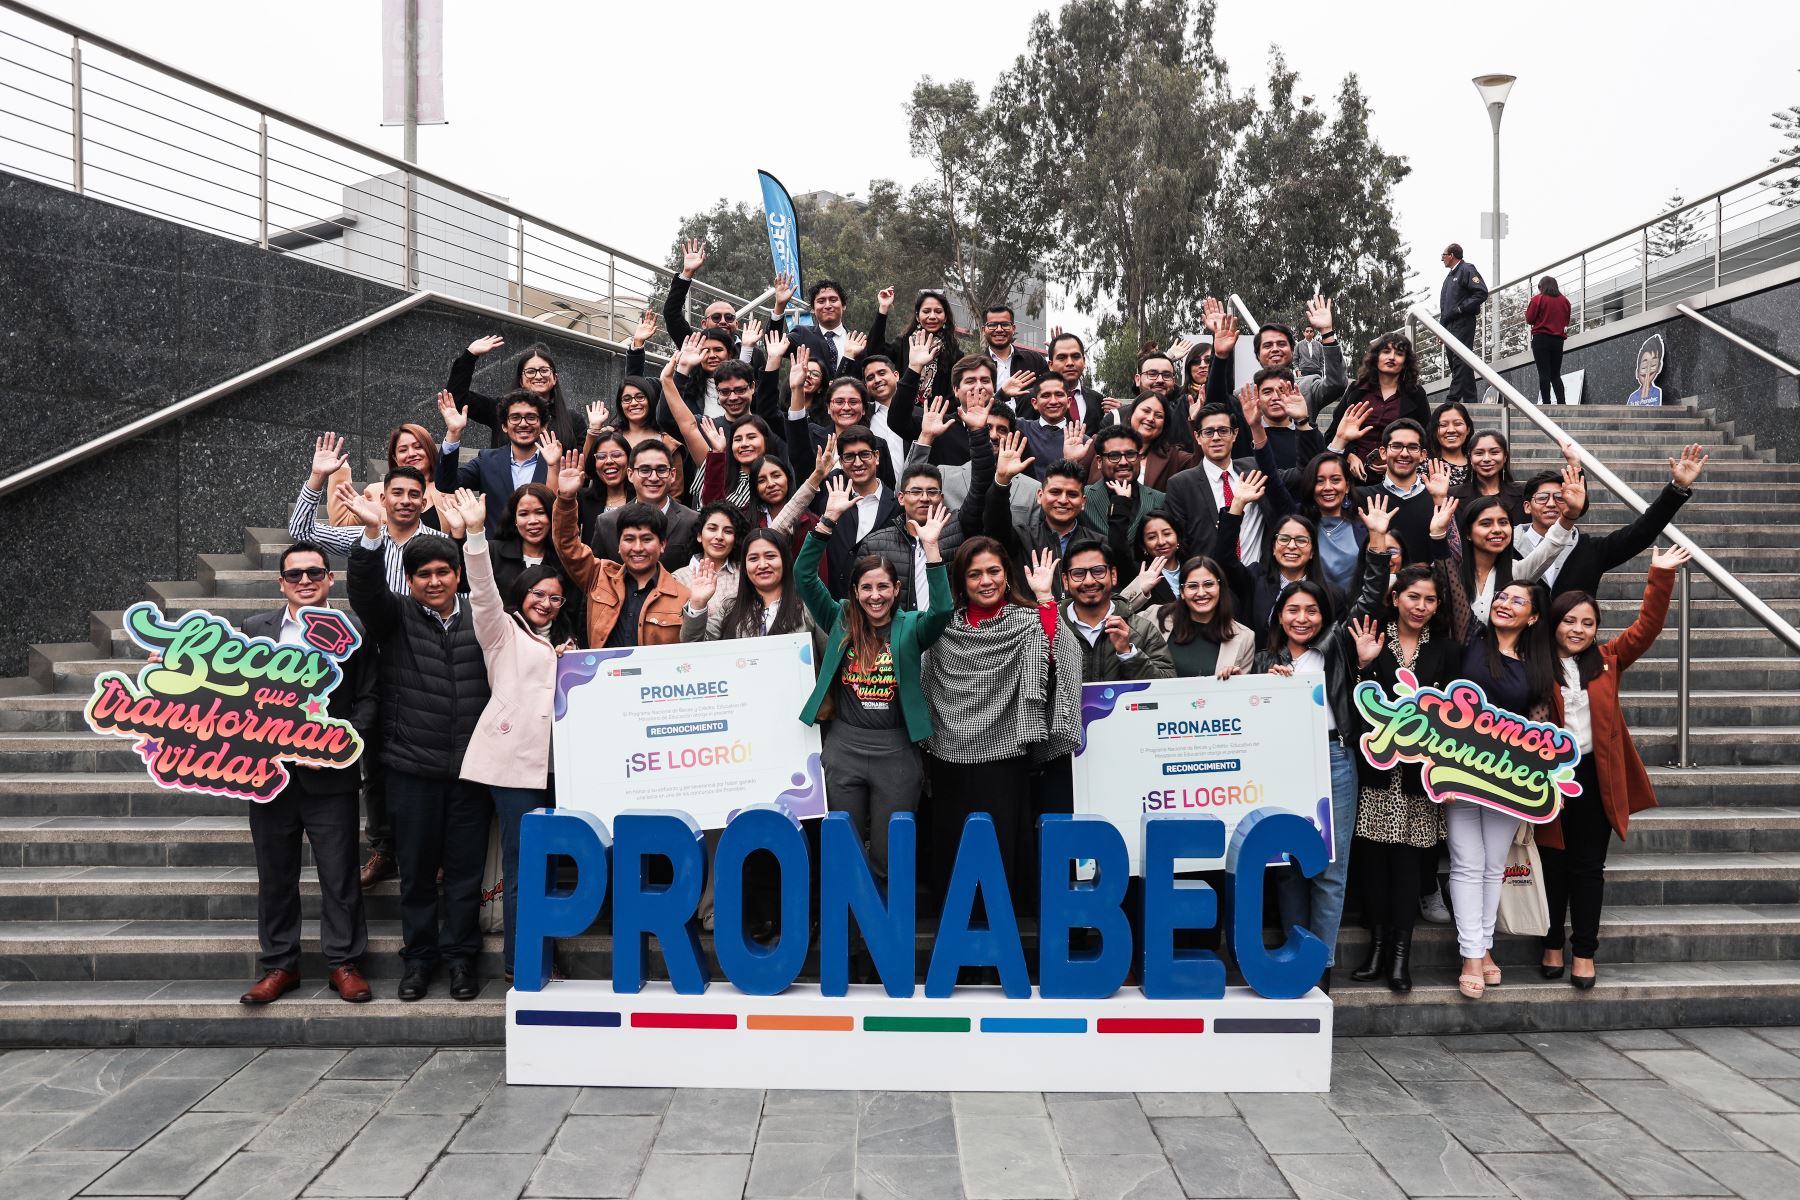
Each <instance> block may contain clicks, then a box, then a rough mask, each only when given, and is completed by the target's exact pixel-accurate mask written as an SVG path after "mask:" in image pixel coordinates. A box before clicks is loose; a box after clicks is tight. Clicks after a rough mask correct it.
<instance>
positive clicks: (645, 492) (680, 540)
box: [588, 441, 700, 571]
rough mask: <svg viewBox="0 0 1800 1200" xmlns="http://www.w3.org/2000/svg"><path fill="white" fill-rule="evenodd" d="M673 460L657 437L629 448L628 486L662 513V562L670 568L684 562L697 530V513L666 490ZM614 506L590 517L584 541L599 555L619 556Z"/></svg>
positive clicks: (641, 501) (614, 558)
mask: <svg viewBox="0 0 1800 1200" xmlns="http://www.w3.org/2000/svg"><path fill="white" fill-rule="evenodd" d="M674 478H675V476H674V463H673V460H672V459H670V457H669V448H668V447H667V446H665V445H663V444H662V443H661V442H657V441H646V442H639V443H638V444H637V445H635V446H633V447H632V448H631V486H632V488H633V489H634V490H635V491H636V493H637V500H638V503H639V504H647V505H649V506H650V507H651V508H654V509H655V510H656V511H657V512H659V513H661V514H662V515H663V521H664V523H665V524H666V526H667V531H666V534H665V536H664V539H663V552H662V564H663V566H665V567H667V568H669V570H671V571H675V570H679V569H681V568H682V567H685V566H687V564H688V559H689V558H691V557H693V554H694V539H695V537H696V535H697V534H698V533H699V531H700V514H699V513H697V512H695V511H694V510H693V509H691V508H689V507H688V506H687V505H685V504H682V503H679V502H678V501H677V500H676V499H675V498H674V497H673V496H671V495H670V494H669V487H670V485H671V484H672V483H673V482H674ZM623 511H624V510H623V509H620V508H615V509H612V510H611V511H609V512H603V513H601V514H600V515H599V517H597V518H595V520H594V531H593V534H592V536H590V537H589V538H588V545H589V546H591V547H593V550H594V553H595V554H597V555H599V556H600V557H601V558H605V559H610V560H611V561H613V562H618V561H620V560H619V514H620V513H621V512H623Z"/></svg>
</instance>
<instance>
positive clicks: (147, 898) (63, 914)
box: [0, 866, 400, 921]
mask: <svg viewBox="0 0 1800 1200" xmlns="http://www.w3.org/2000/svg"><path fill="white" fill-rule="evenodd" d="M300 899H301V911H302V913H303V915H304V916H305V918H306V919H308V920H316V919H317V918H318V915H319V881H318V878H317V876H315V875H314V874H313V872H312V869H311V868H310V867H308V868H305V869H303V870H302V872H301V875H300ZM363 899H364V907H365V909H366V911H367V915H368V918H369V920H371V921H389V920H398V919H399V916H400V908H399V902H400V891H399V886H398V885H397V884H396V882H395V881H394V880H392V879H388V880H383V881H382V882H381V883H378V884H376V885H375V886H374V887H372V888H365V889H364V891H363ZM0 911H4V912H5V913H6V914H7V915H8V916H9V917H10V918H12V919H14V920H21V921H105V920H117V921H249V920H254V919H255V918H256V868H255V867H252V866H240V867H232V866H206V867H198V866H196V867H125V866H117V867H115V866H64V867H0Z"/></svg>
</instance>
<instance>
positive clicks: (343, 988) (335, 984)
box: [327, 964, 374, 1004]
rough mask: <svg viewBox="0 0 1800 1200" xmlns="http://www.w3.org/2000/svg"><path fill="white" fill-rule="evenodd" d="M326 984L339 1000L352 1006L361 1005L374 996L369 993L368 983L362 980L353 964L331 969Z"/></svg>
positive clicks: (360, 973) (359, 972) (360, 974)
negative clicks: (329, 985) (346, 1001)
mask: <svg viewBox="0 0 1800 1200" xmlns="http://www.w3.org/2000/svg"><path fill="white" fill-rule="evenodd" d="M327 982H329V983H330V984H331V990H332V991H334V992H336V993H337V994H338V998H339V999H340V1000H348V1001H349V1002H350V1003H352V1004H361V1003H362V1002H363V1001H365V1000H368V999H369V998H370V997H371V996H373V995H374V993H372V992H371V991H369V981H368V980H366V979H364V978H363V976H362V972H361V971H359V970H358V969H357V968H356V966H355V965H354V964H351V965H350V966H344V967H336V968H333V970H332V972H331V978H330V979H329V980H328V981H327Z"/></svg>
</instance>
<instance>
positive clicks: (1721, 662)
mask: <svg viewBox="0 0 1800 1200" xmlns="http://www.w3.org/2000/svg"><path fill="white" fill-rule="evenodd" d="M1651 649H1652V650H1654V651H1656V652H1657V654H1658V655H1663V654H1667V655H1671V656H1672V655H1673V654H1674V653H1675V637H1674V634H1673V633H1672V632H1665V633H1664V634H1663V637H1662V639H1660V640H1658V642H1657V644H1656V645H1655V646H1652V647H1651ZM1764 649H1766V651H1767V653H1766V654H1763V655H1751V654H1745V655H1743V656H1742V657H1732V658H1717V657H1714V658H1708V659H1706V660H1705V667H1706V670H1707V671H1708V673H1709V674H1708V681H1709V684H1710V685H1711V686H1715V687H1716V686H1718V685H1719V684H1720V683H1730V684H1732V685H1734V686H1736V687H1739V688H1770V689H1776V688H1780V689H1794V688H1800V658H1796V657H1794V656H1792V655H1786V656H1783V655H1781V654H1779V653H1778V652H1779V651H1784V650H1785V649H1786V647H1785V646H1782V645H1781V644H1780V643H1779V642H1777V641H1775V639H1774V638H1772V637H1771V638H1769V639H1768V644H1767V646H1766V647H1764ZM1700 665H1701V664H1700V662H1699V660H1696V661H1695V662H1694V664H1693V669H1694V671H1695V672H1696V673H1695V674H1693V675H1692V676H1691V678H1690V686H1693V687H1699V686H1701V683H1700V678H1699V675H1698V673H1697V672H1698V670H1699V668H1700ZM1678 674H1679V671H1678V669H1677V665H1676V660H1675V659H1674V658H1673V657H1668V658H1663V657H1654V658H1640V659H1638V660H1637V662H1635V663H1633V664H1632V665H1631V669H1630V670H1629V671H1628V672H1626V676H1627V678H1628V679H1630V681H1631V687H1632V688H1633V689H1634V690H1641V691H1646V692H1672V691H1675V690H1676V688H1677V687H1679V686H1680V685H1679V684H1678V683H1677V681H1676V678H1677V676H1678ZM1633 732H1641V731H1638V730H1634V731H1633Z"/></svg>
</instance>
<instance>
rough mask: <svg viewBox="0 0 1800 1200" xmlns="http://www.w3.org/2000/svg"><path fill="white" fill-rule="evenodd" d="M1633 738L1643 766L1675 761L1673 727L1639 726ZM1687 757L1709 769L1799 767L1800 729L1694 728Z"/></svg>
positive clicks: (1634, 731)
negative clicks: (1642, 760) (1715, 767)
mask: <svg viewBox="0 0 1800 1200" xmlns="http://www.w3.org/2000/svg"><path fill="white" fill-rule="evenodd" d="M1632 737H1633V739H1634V740H1635V741H1636V742H1637V747H1638V753H1639V754H1640V755H1642V756H1643V759H1644V761H1645V762H1647V763H1649V762H1657V763H1666V762H1673V761H1674V758H1675V729H1674V727H1673V726H1647V725H1639V726H1637V727H1635V728H1634V729H1633V730H1632ZM1688 753H1689V756H1690V758H1691V759H1692V761H1694V762H1696V763H1703V764H1707V765H1711V766H1749V765H1755V766H1786V765H1789V764H1794V763H1800V726H1792V725H1789V726H1784V727H1776V728H1753V727H1750V726H1717V725H1715V726H1707V727H1704V728H1695V729H1693V730H1692V731H1691V732H1690V735H1689V738H1688Z"/></svg>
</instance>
